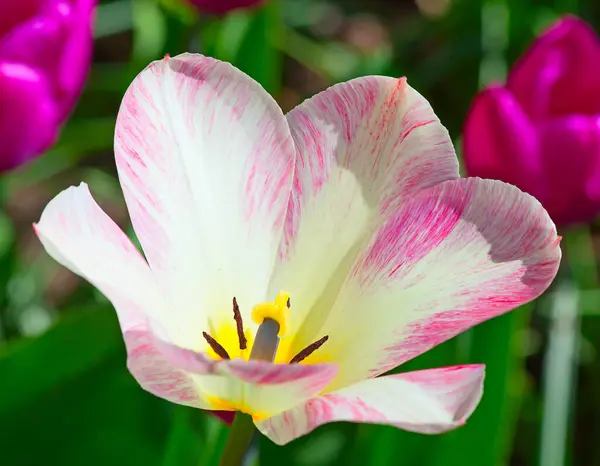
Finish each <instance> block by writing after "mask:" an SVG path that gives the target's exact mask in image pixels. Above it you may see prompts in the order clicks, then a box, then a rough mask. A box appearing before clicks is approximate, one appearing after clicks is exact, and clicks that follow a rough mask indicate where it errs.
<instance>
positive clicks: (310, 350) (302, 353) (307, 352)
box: [290, 335, 329, 364]
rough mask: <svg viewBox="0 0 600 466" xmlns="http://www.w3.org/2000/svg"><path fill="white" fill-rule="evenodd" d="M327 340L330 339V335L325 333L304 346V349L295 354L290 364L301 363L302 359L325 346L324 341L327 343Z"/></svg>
mask: <svg viewBox="0 0 600 466" xmlns="http://www.w3.org/2000/svg"><path fill="white" fill-rule="evenodd" d="M327 340H329V335H325V336H324V337H323V338H321V339H320V340H317V341H315V342H314V343H312V344H310V345H308V346H307V347H306V348H304V349H303V350H302V351H300V352H299V353H298V354H297V355H296V356H294V357H293V358H292V360H291V361H290V364H296V363H299V362H300V361H302V360H304V359H306V358H307V357H309V356H310V355H311V354H313V353H314V352H315V351H317V350H318V349H319V348H320V347H321V346H323V343H325V342H326V341H327Z"/></svg>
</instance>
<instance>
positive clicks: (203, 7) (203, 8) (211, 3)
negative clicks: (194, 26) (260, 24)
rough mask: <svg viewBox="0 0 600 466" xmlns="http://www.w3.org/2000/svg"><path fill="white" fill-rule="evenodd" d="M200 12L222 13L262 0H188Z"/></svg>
mask: <svg viewBox="0 0 600 466" xmlns="http://www.w3.org/2000/svg"><path fill="white" fill-rule="evenodd" d="M188 1H189V2H190V3H191V4H192V5H194V6H195V7H196V8H197V9H198V11H200V12H201V13H210V14H213V15H224V14H226V13H229V12H230V11H233V10H237V9H239V8H249V7H253V6H257V5H260V4H261V3H263V1H264V0H188Z"/></svg>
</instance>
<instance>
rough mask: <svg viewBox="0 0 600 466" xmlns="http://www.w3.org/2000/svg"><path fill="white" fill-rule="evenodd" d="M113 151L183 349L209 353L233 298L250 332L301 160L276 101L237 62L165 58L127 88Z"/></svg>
mask: <svg viewBox="0 0 600 466" xmlns="http://www.w3.org/2000/svg"><path fill="white" fill-rule="evenodd" d="M115 154H116V162H117V168H118V171H119V177H120V180H121V184H122V187H123V190H124V193H125V199H126V201H127V205H128V207H129V211H130V214H131V218H132V222H133V225H134V227H135V231H136V233H137V235H138V237H139V239H140V242H141V244H142V247H143V249H144V252H145V254H146V257H147V258H148V262H149V263H150V266H151V268H152V271H153V273H154V274H155V275H156V277H157V281H158V282H159V283H160V285H161V286H162V287H164V290H165V293H166V294H167V296H168V299H169V303H170V312H171V313H172V316H173V319H176V320H178V321H179V322H180V323H181V325H180V331H179V334H178V337H177V339H178V341H177V342H178V344H179V345H180V346H183V347H186V348H192V349H200V348H199V345H202V344H203V343H202V338H201V332H202V331H203V330H207V329H208V328H209V323H210V324H214V325H218V322H215V321H214V320H215V319H218V315H226V317H227V319H230V318H231V299H232V297H234V296H236V297H237V299H238V302H240V305H241V308H242V314H243V315H244V317H245V321H246V322H248V324H249V325H252V324H251V320H250V318H249V313H250V310H251V307H252V306H253V305H255V304H256V303H259V302H263V301H265V300H267V299H269V300H271V299H273V297H272V296H267V287H268V281H269V277H270V275H271V269H272V264H273V262H274V260H275V256H276V251H277V247H278V244H279V242H280V238H281V231H282V228H283V221H284V217H285V210H286V208H287V201H288V197H289V192H290V189H291V183H292V174H293V163H294V157H295V151H294V146H293V140H292V138H291V135H290V132H289V128H288V126H287V123H286V121H285V118H284V116H283V114H282V112H281V110H280V108H279V107H278V106H277V104H276V103H275V101H274V100H273V99H272V98H271V97H270V96H269V95H268V94H267V93H266V92H265V91H264V90H263V89H262V88H261V87H260V85H259V84H258V83H256V82H255V81H253V80H252V79H251V78H249V77H248V76H246V75H245V74H243V73H242V72H241V71H239V70H237V69H235V68H233V67H232V66H231V65H229V64H227V63H223V62H220V61H218V60H214V59H212V58H207V57H203V56H201V55H194V54H183V55H180V56H177V57H174V58H169V57H167V58H165V59H164V60H161V61H157V62H154V63H152V64H150V66H148V67H147V68H146V69H145V70H144V71H142V73H140V74H139V75H138V76H137V78H136V79H135V80H134V81H133V83H132V84H131V86H130V87H129V89H128V90H127V93H126V94H125V97H124V99H123V103H122V105H121V109H120V111H119V115H118V119H117V126H116V134H115ZM215 313H216V314H215ZM216 316H217V317H216ZM209 320H210V321H211V322H209ZM199 335H200V337H199ZM199 342H200V343H199Z"/></svg>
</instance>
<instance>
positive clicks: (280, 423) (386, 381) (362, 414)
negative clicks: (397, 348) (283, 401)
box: [257, 365, 484, 445]
mask: <svg viewBox="0 0 600 466" xmlns="http://www.w3.org/2000/svg"><path fill="white" fill-rule="evenodd" d="M483 378H484V366H483V365H470V366H454V367H445V368H441V369H429V370H424V371H417V372H408V373H406V374H395V375H388V376H385V377H379V378H377V379H368V380H364V381H362V382H359V383H357V384H355V385H352V386H350V387H347V388H343V389H341V390H337V391H335V392H332V393H328V394H326V395H322V396H320V397H318V398H315V399H312V400H309V401H308V402H307V403H305V404H304V405H301V406H297V407H296V408H293V409H291V410H288V411H285V412H283V413H281V414H278V415H277V416H273V417H270V418H268V419H265V420H263V421H261V422H259V423H257V427H258V429H259V430H260V431H261V432H262V433H263V434H264V435H266V436H267V437H269V438H270V439H271V440H272V441H273V442H275V443H277V444H279V445H284V444H286V443H288V442H290V441H292V440H294V439H295V438H297V437H300V436H302V435H305V434H307V433H309V432H311V431H313V430H314V429H315V428H317V427H318V426H320V425H323V424H327V423H329V422H336V421H350V422H361V423H369V424H387V425H393V426H395V427H399V428H400V429H404V430H409V431H412V432H420V433H424V434H437V433H441V432H446V431H448V430H450V429H453V428H455V427H458V426H460V425H463V424H464V423H465V421H466V419H467V418H468V417H469V416H470V415H471V413H472V412H473V411H474V410H475V408H476V406H477V404H478V403H479V400H480V399H481V395H482V393H483Z"/></svg>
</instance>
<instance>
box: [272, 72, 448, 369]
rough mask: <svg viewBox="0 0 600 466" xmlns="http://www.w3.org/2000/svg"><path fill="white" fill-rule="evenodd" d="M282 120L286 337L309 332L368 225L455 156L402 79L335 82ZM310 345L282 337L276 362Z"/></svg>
mask: <svg viewBox="0 0 600 466" xmlns="http://www.w3.org/2000/svg"><path fill="white" fill-rule="evenodd" d="M287 120H288V122H289V125H290V128H291V131H292V135H293V137H294V141H295V143H296V146H297V158H296V174H295V178H294V187H293V192H292V196H291V198H290V202H289V207H288V215H287V217H286V224H285V230H284V238H283V241H282V245H281V248H280V257H281V260H280V263H278V265H277V268H276V270H275V272H274V276H273V282H272V285H271V294H272V293H276V292H277V291H279V290H280V289H285V290H286V291H287V292H289V293H290V294H291V301H292V312H291V322H290V332H289V334H290V335H293V334H294V333H296V332H297V331H300V332H301V333H303V334H305V335H309V336H311V337H312V333H313V332H312V330H314V329H315V328H317V327H318V326H319V325H320V324H321V323H322V320H323V318H324V317H325V316H326V311H322V310H323V309H326V308H327V307H330V306H331V305H332V302H333V300H334V299H335V296H336V294H337V292H338V291H339V288H340V286H341V283H342V281H343V280H344V278H345V275H346V273H347V272H348V270H349V268H350V267H351V265H352V263H353V261H354V259H355V258H356V255H357V253H358V251H359V248H360V245H361V244H363V243H364V241H365V240H366V239H368V235H369V234H370V233H371V232H372V230H373V228H374V227H375V226H376V225H377V224H378V223H380V222H381V219H382V218H385V217H386V216H387V215H389V213H390V212H393V211H394V210H395V208H396V207H397V206H398V204H399V203H401V202H402V201H403V199H406V198H407V197H409V196H411V195H412V194H413V193H415V192H416V191H418V190H419V189H422V188H425V187H429V186H433V185H435V184H437V183H440V182H442V181H445V180H449V179H453V178H457V177H458V163H457V160H456V155H455V153H454V149H453V147H452V144H451V141H450V138H449V136H448V132H447V131H446V130H445V128H444V127H443V126H442V125H441V124H440V122H439V120H438V118H437V117H436V116H435V114H434V113H433V110H432V109H431V106H430V105H429V104H428V102H427V101H426V100H425V99H424V98H423V97H422V96H421V95H420V94H418V93H417V92H416V91H415V90H414V89H412V88H411V87H410V86H408V84H407V83H406V80H405V79H393V78H385V77H378V76H370V77H365V78H359V79H355V80H352V81H349V82H346V83H342V84H338V85H336V86H333V87H331V88H330V89H328V90H326V91H324V92H322V93H320V94H318V95H316V96H315V97H313V98H311V99H309V100H307V101H306V102H304V103H303V104H302V105H300V106H298V107H297V108H295V109H294V110H292V111H291V112H290V113H289V114H288V115H287ZM317 299H318V302H317ZM316 308H319V311H318V312H312V313H310V317H308V318H306V316H307V315H308V314H309V312H310V311H311V310H313V309H316ZM320 336H322V335H320ZM317 338H318V337H317ZM310 343H312V341H308V340H307V339H306V338H302V336H300V338H296V339H295V340H294V341H289V342H286V341H282V346H281V348H282V350H281V351H280V354H279V357H280V358H282V359H280V360H281V361H282V362H283V361H284V360H286V359H287V360H289V358H291V357H292V356H293V355H294V354H295V353H297V352H298V351H300V350H301V349H302V348H303V347H305V346H306V345H308V344H310ZM286 345H287V346H289V347H290V349H289V351H286V350H285V348H286ZM278 360H279V359H278Z"/></svg>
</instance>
